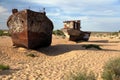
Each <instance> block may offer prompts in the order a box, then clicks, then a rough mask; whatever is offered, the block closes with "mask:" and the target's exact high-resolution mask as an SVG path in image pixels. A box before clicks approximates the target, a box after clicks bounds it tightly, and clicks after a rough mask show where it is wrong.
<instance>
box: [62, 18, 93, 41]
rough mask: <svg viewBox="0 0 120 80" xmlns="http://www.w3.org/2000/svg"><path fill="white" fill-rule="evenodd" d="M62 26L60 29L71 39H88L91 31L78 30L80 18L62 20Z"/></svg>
mask: <svg viewBox="0 0 120 80" xmlns="http://www.w3.org/2000/svg"><path fill="white" fill-rule="evenodd" d="M63 23H64V28H63V29H62V31H63V32H64V34H65V35H66V36H67V37H68V38H69V40H71V41H88V40H89V37H90V34H91V32H84V31H81V30H80V28H81V27H80V20H71V21H64V22H63Z"/></svg>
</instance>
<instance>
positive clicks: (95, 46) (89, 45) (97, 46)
mask: <svg viewBox="0 0 120 80" xmlns="http://www.w3.org/2000/svg"><path fill="white" fill-rule="evenodd" d="M82 47H85V49H89V48H96V49H99V50H102V48H100V47H99V45H95V44H88V45H83V46H82Z"/></svg>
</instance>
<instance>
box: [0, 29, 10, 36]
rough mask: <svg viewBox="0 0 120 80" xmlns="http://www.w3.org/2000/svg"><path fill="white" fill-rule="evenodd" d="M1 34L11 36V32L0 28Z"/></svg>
mask: <svg viewBox="0 0 120 80" xmlns="http://www.w3.org/2000/svg"><path fill="white" fill-rule="evenodd" d="M0 36H10V33H9V32H8V31H5V30H0Z"/></svg>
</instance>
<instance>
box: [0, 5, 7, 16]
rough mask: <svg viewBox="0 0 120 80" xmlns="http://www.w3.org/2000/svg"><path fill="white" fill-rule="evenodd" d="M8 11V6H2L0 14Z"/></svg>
mask: <svg viewBox="0 0 120 80" xmlns="http://www.w3.org/2000/svg"><path fill="white" fill-rule="evenodd" d="M6 11H7V9H6V8H4V7H2V6H0V14H2V13H4V12H6Z"/></svg>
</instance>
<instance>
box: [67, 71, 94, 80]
mask: <svg viewBox="0 0 120 80" xmlns="http://www.w3.org/2000/svg"><path fill="white" fill-rule="evenodd" d="M69 80H96V78H95V75H94V73H89V74H87V73H86V72H80V73H78V74H77V75H74V74H73V75H71V78H70V79H69Z"/></svg>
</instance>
